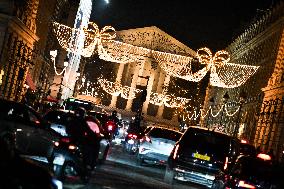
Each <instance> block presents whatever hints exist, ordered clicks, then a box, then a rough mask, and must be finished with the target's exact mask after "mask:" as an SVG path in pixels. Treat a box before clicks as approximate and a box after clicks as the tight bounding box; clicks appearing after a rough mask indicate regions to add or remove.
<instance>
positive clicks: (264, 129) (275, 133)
mask: <svg viewBox="0 0 284 189" xmlns="http://www.w3.org/2000/svg"><path fill="white" fill-rule="evenodd" d="M283 49H284V3H280V4H278V5H277V6H275V7H274V8H273V9H271V10H268V11H266V12H265V13H264V14H263V15H262V16H261V17H259V18H258V19H257V20H255V21H254V22H252V24H251V25H250V26H249V27H248V28H246V29H245V31H244V32H243V33H242V34H241V35H240V36H239V37H237V38H236V39H235V40H234V41H233V42H232V43H231V44H230V45H229V46H228V48H227V50H228V51H229V52H230V54H231V59H232V60H231V62H234V63H239V64H248V65H256V66H260V68H259V70H258V71H257V72H256V74H255V75H254V76H253V77H251V78H250V79H249V80H248V81H247V82H246V83H245V84H244V85H242V86H240V87H238V88H233V89H222V88H217V87H212V86H209V87H208V88H207V95H206V99H205V105H204V109H208V107H209V106H210V105H211V106H213V107H215V108H216V109H218V106H221V105H222V104H224V103H225V102H224V101H223V100H224V99H223V98H222V97H223V95H224V94H225V93H226V92H227V93H228V94H229V99H228V102H227V104H228V106H229V107H230V108H231V110H232V111H233V110H234V109H236V107H240V106H241V107H242V108H241V109H240V110H239V111H240V112H239V114H236V115H235V116H232V117H229V116H226V115H225V114H224V115H225V116H223V117H221V115H220V116H218V117H216V118H212V117H206V118H205V119H204V120H202V123H203V125H206V124H209V125H211V126H212V125H216V124H218V123H221V124H223V126H224V127H225V129H226V130H227V132H229V133H231V134H232V133H233V132H234V131H235V132H236V133H238V136H239V137H241V138H245V139H248V140H249V141H250V142H251V143H252V144H254V145H255V146H257V147H258V146H259V147H260V148H261V149H262V150H263V151H265V152H267V151H269V150H270V149H272V150H273V151H274V153H276V155H278V156H279V155H280V154H281V153H282V151H283V150H284V79H283V78H284V77H283V76H284V50H283ZM210 99H214V100H213V101H212V100H211V101H210Z"/></svg>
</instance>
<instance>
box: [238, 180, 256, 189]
mask: <svg viewBox="0 0 284 189" xmlns="http://www.w3.org/2000/svg"><path fill="white" fill-rule="evenodd" d="M238 187H243V188H251V189H255V186H254V185H251V184H248V183H246V182H245V181H243V180H240V181H239V183H238Z"/></svg>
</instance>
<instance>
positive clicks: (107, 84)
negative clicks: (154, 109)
mask: <svg viewBox="0 0 284 189" xmlns="http://www.w3.org/2000/svg"><path fill="white" fill-rule="evenodd" d="M98 82H99V83H100V85H101V87H102V88H103V90H104V91H105V92H107V93H108V94H111V95H113V96H119V95H121V97H122V98H125V99H134V98H135V97H136V96H137V93H140V92H142V90H140V89H135V88H132V87H128V86H122V85H121V84H120V83H119V82H111V81H107V80H106V79H98Z"/></svg>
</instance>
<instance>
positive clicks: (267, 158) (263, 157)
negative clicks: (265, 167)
mask: <svg viewBox="0 0 284 189" xmlns="http://www.w3.org/2000/svg"><path fill="white" fill-rule="evenodd" d="M257 157H258V158H260V159H263V160H265V161H269V160H271V156H270V155H267V154H262V153H260V154H257Z"/></svg>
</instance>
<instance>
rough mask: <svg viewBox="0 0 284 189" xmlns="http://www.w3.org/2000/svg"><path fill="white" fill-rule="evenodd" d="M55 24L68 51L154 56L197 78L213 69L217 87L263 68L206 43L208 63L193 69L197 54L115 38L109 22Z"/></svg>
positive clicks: (174, 72) (125, 58) (203, 59)
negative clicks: (102, 24) (242, 62)
mask: <svg viewBox="0 0 284 189" xmlns="http://www.w3.org/2000/svg"><path fill="white" fill-rule="evenodd" d="M53 25H54V31H55V33H56V35H57V38H58V41H59V44H60V45H61V47H62V48H64V49H65V50H67V51H70V52H73V53H79V54H81V55H83V56H85V57H90V56H91V55H92V53H93V52H94V50H95V48H96V46H97V51H98V54H99V57H100V58H101V59H104V60H106V61H111V62H116V63H129V62H139V61H142V62H144V61H145V57H151V58H153V59H154V60H155V61H156V62H158V64H159V65H160V67H161V68H162V69H163V70H165V71H166V72H167V73H168V74H169V75H171V76H175V77H178V78H181V79H185V80H188V81H193V82H199V81H200V80H201V79H202V78H203V77H204V76H205V75H206V73H207V72H208V71H210V72H211V74H210V84H211V85H212V86H216V87H222V88H235V87H239V86H240V85H242V84H244V83H245V82H246V81H247V80H248V79H249V78H250V77H251V76H252V75H253V74H254V73H255V72H256V71H257V69H258V68H259V66H250V65H239V64H233V63H229V61H230V56H229V54H228V52H227V51H224V50H221V51H218V52H216V53H215V54H214V56H213V54H212V52H211V51H210V50H209V49H208V48H206V47H205V48H201V49H198V50H197V54H196V57H197V58H198V60H199V62H200V63H201V64H205V67H204V68H203V69H201V70H198V71H197V72H195V73H193V72H192V68H191V66H192V65H191V64H192V60H193V57H189V56H181V55H177V54H171V53H166V52H160V51H154V50H151V49H147V48H143V47H138V46H134V45H130V44H127V43H122V42H119V41H115V40H114V39H115V37H116V32H115V29H114V28H113V27H111V26H105V27H104V28H103V29H102V30H101V31H100V30H99V28H98V26H97V25H96V24H95V23H92V22H90V23H89V26H88V28H86V27H83V28H79V29H75V28H70V27H68V26H65V25H62V24H59V23H57V22H55V23H54V24H53ZM73 33H76V34H78V35H76V36H81V35H79V34H82V33H83V34H84V35H83V36H84V37H85V40H84V48H82V49H81V50H79V49H78V48H77V47H78V45H76V44H75V42H76V41H77V40H76V39H73V38H72V37H71V36H74V35H72V34H73ZM130 98H132V97H130Z"/></svg>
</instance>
